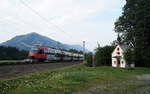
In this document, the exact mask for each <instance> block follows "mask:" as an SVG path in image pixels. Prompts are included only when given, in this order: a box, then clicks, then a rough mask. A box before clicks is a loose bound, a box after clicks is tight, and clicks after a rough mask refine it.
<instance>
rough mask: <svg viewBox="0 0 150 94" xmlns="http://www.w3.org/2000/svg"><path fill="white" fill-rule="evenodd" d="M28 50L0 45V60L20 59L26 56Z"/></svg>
mask: <svg viewBox="0 0 150 94" xmlns="http://www.w3.org/2000/svg"><path fill="white" fill-rule="evenodd" d="M27 54H28V52H27V51H23V50H18V49H17V48H14V47H4V46H0V60H21V59H25V58H26V57H27Z"/></svg>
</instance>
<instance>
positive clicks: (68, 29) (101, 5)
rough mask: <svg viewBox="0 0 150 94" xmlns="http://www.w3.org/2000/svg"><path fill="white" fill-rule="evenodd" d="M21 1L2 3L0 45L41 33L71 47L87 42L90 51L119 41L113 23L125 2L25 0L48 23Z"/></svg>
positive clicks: (104, 0) (0, 9)
mask: <svg viewBox="0 0 150 94" xmlns="http://www.w3.org/2000/svg"><path fill="white" fill-rule="evenodd" d="M20 1H21V0H1V1H0V36H1V37H2V38H1V39H0V42H3V41H6V40H8V39H10V38H12V37H14V36H16V35H19V34H25V33H29V32H37V33H40V34H42V35H46V36H48V37H50V38H53V39H55V40H58V41H61V42H65V43H68V44H81V43H82V41H83V40H86V41H87V43H88V44H87V46H88V48H89V49H94V46H96V44H97V41H98V42H100V43H101V44H102V45H106V44H109V43H110V42H111V41H113V40H114V39H115V33H114V32H113V23H114V21H115V20H116V19H117V18H118V16H119V15H120V14H121V7H122V6H123V4H124V3H125V2H124V0H111V1H110V0H22V1H23V2H24V3H25V4H27V5H28V6H29V7H31V8H32V9H33V10H36V11H37V12H38V13H39V14H40V15H41V16H42V17H44V18H46V19H47V21H44V20H42V19H41V18H40V17H39V16H38V15H37V14H35V13H34V12H33V11H32V10H31V9H29V8H27V7H26V6H25V5H24V4H22V3H21V2H20ZM56 25H57V26H56ZM58 27H59V28H58ZM60 28H61V29H60Z"/></svg>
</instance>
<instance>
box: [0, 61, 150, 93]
mask: <svg viewBox="0 0 150 94" xmlns="http://www.w3.org/2000/svg"><path fill="white" fill-rule="evenodd" d="M143 74H150V68H135V69H134V70H127V69H122V68H112V67H95V68H93V67H87V66H86V65H85V63H83V64H79V65H74V66H71V67H65V68H59V69H54V70H47V71H42V72H36V73H32V74H30V75H24V76H20V77H16V78H10V79H1V80H0V94H150V80H143V79H138V78H137V76H141V75H143Z"/></svg>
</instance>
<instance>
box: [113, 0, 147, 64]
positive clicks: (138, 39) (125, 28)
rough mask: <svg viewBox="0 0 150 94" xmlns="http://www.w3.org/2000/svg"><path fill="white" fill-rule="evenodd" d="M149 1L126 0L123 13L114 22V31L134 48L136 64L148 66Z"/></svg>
mask: <svg viewBox="0 0 150 94" xmlns="http://www.w3.org/2000/svg"><path fill="white" fill-rule="evenodd" d="M149 6H150V1H149V0H126V4H125V6H124V7H123V13H122V15H121V16H120V17H119V18H118V20H117V21H116V23H115V31H116V32H117V33H120V34H121V38H122V40H123V42H124V43H125V44H127V45H129V46H130V47H132V48H133V49H134V51H135V52H134V53H135V56H136V57H138V58H136V59H135V62H136V65H138V66H145V65H146V66H150V59H149V58H150V55H148V53H150V41H149V40H150V32H149V31H150V11H149Z"/></svg>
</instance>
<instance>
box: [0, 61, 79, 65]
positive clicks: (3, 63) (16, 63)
mask: <svg viewBox="0 0 150 94" xmlns="http://www.w3.org/2000/svg"><path fill="white" fill-rule="evenodd" d="M63 62H65V61H63ZM66 62H71V61H66ZM72 62H75V61H72ZM76 62H80V61H76ZM47 63H62V61H57V62H56V61H51V62H1V63H0V66H7V65H27V64H28V65H29V64H47Z"/></svg>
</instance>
